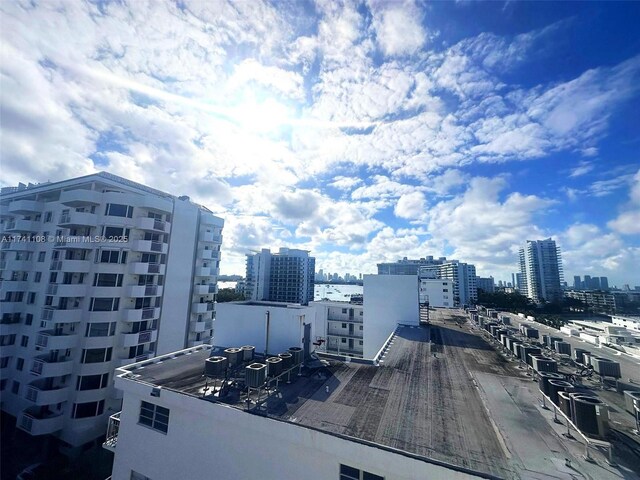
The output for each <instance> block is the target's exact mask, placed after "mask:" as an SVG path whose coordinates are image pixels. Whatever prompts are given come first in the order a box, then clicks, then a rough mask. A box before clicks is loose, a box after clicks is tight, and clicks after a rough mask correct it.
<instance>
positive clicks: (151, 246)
mask: <svg viewBox="0 0 640 480" xmlns="http://www.w3.org/2000/svg"><path fill="white" fill-rule="evenodd" d="M131 249H132V250H134V251H136V252H144V253H167V249H168V247H167V244H166V243H162V242H154V241H151V240H134V241H133V242H132V244H131Z"/></svg>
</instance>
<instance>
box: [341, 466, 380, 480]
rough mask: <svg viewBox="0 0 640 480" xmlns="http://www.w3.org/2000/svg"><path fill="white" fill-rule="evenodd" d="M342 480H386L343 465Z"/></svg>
mask: <svg viewBox="0 0 640 480" xmlns="http://www.w3.org/2000/svg"><path fill="white" fill-rule="evenodd" d="M340 480H384V477H381V476H380V475H374V474H373V473H369V472H365V471H364V470H358V469H357V468H353V467H350V466H348V465H342V464H341V465H340Z"/></svg>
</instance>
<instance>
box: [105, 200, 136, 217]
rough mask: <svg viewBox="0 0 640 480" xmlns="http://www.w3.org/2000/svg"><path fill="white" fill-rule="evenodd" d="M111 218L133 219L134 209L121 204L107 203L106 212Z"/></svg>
mask: <svg viewBox="0 0 640 480" xmlns="http://www.w3.org/2000/svg"><path fill="white" fill-rule="evenodd" d="M104 214H105V215H107V216H109V217H128V218H132V217H133V207H130V206H128V205H121V204H119V203H107V208H106V210H105V212H104Z"/></svg>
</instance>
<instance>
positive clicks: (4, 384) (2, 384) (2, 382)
mask: <svg viewBox="0 0 640 480" xmlns="http://www.w3.org/2000/svg"><path fill="white" fill-rule="evenodd" d="M7 382H8V380H7V379H6V378H3V379H2V380H0V390H1V391H4V389H5V388H7Z"/></svg>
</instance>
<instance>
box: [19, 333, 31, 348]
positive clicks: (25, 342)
mask: <svg viewBox="0 0 640 480" xmlns="http://www.w3.org/2000/svg"><path fill="white" fill-rule="evenodd" d="M20 346H21V347H28V346H29V337H27V336H26V335H22V338H21V339H20Z"/></svg>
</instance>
